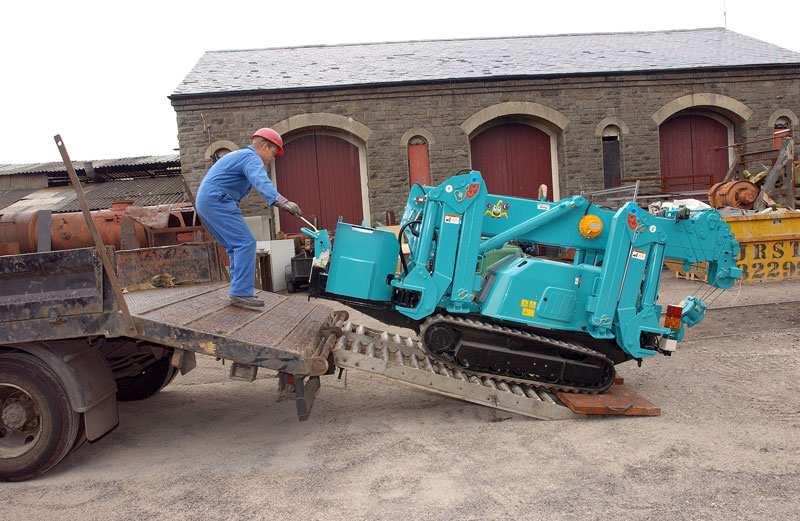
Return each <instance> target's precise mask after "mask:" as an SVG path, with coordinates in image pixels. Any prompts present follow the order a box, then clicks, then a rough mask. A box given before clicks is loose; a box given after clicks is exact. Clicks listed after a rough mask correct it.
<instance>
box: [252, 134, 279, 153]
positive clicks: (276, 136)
mask: <svg viewBox="0 0 800 521" xmlns="http://www.w3.org/2000/svg"><path fill="white" fill-rule="evenodd" d="M256 136H258V137H263V138H264V139H266V140H267V141H269V142H270V143H272V144H273V145H275V146H276V147H278V152H277V153H276V154H275V155H276V156H278V157H280V156H282V155H283V138H281V135H280V134H278V133H277V132H275V131H274V130H272V129H271V128H267V127H264V128H260V129H258V130H256V131H255V132H253V135H252V136H250V139H253V138H254V137H256Z"/></svg>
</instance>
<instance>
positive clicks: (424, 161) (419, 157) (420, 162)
mask: <svg viewBox="0 0 800 521" xmlns="http://www.w3.org/2000/svg"><path fill="white" fill-rule="evenodd" d="M414 183H419V184H421V185H424V186H427V185H430V184H431V171H430V160H429V158H428V144H427V143H415V144H409V145H408V184H409V186H410V185H413V184H414Z"/></svg>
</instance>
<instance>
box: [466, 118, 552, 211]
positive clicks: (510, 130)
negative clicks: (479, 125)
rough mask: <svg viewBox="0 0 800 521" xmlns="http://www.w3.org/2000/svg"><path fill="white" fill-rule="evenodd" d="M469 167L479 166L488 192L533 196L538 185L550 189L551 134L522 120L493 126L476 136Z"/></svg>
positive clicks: (472, 143) (472, 145)
mask: <svg viewBox="0 0 800 521" xmlns="http://www.w3.org/2000/svg"><path fill="white" fill-rule="evenodd" d="M470 147H471V149H472V168H473V169H475V170H479V171H480V172H481V174H482V175H483V178H484V179H485V180H486V185H487V188H488V190H489V192H490V193H492V194H497V195H513V196H517V197H527V198H531V199H535V198H536V197H537V196H538V193H539V185H541V184H545V185H547V189H548V192H547V193H548V194H552V193H553V171H552V165H551V162H550V136H548V135H547V134H545V133H544V132H542V131H541V130H539V129H538V128H535V127H531V126H530V125H525V124H522V123H508V124H504V125H498V126H496V127H492V128H490V129H488V130H486V131H484V132H481V133H480V134H478V135H477V136H475V137H474V138H473V139H472V141H471V143H470Z"/></svg>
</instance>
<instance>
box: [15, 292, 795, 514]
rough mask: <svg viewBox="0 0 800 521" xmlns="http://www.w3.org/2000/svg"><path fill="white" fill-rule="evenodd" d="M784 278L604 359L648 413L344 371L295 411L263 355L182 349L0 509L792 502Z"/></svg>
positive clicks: (631, 506)
mask: <svg viewBox="0 0 800 521" xmlns="http://www.w3.org/2000/svg"><path fill="white" fill-rule="evenodd" d="M696 287H697V284H695V283H688V282H685V281H674V280H670V281H667V284H666V286H665V289H664V291H663V292H662V297H664V298H665V300H672V301H674V299H675V298H677V297H676V296H677V295H679V294H686V293H687V291H688V292H692V291H694V290H695V288H696ZM798 295H800V284H798V283H784V284H774V285H762V286H745V287H744V288H743V289H742V291H741V292H737V291H731V292H728V293H726V294H725V295H723V297H721V298H720V299H718V300H717V301H716V302H715V305H716V307H717V308H718V309H715V310H712V311H711V312H710V313H709V316H708V318H707V319H706V321H705V322H703V323H702V324H701V325H699V326H698V327H696V328H694V329H693V330H691V331H690V334H689V335H688V339H687V341H686V342H684V343H682V344H681V345H680V347H679V349H678V352H677V353H676V354H675V355H674V356H673V357H671V358H666V357H657V358H655V359H652V360H648V361H646V362H645V364H644V365H643V367H641V368H637V367H636V365H635V364H625V365H623V366H621V367H620V368H619V369H620V374H621V375H622V376H624V377H625V378H626V383H627V384H628V385H630V386H631V387H633V388H634V389H636V390H637V391H638V392H640V393H641V394H643V395H644V396H647V397H648V398H649V399H650V400H652V401H653V402H654V403H656V404H658V405H660V406H661V408H662V411H663V412H662V416H661V417H658V418H586V419H581V420H574V421H572V420H571V421H557V422H544V421H537V420H531V419H527V418H522V417H517V416H513V417H509V416H508V415H505V414H503V415H497V414H493V413H492V411H490V410H488V409H486V408H484V407H481V406H478V405H472V404H468V403H463V402H460V401H457V400H453V399H449V398H444V397H439V396H436V395H432V394H428V393H426V392H423V391H419V390H415V389H412V388H408V387H405V386H402V385H400V384H396V383H391V382H389V381H386V380H383V379H381V378H379V377H373V376H370V375H366V374H360V373H357V372H354V371H351V372H350V373H349V375H348V378H347V384H346V386H345V383H344V381H337V380H335V379H334V378H333V377H327V380H326V381H325V382H324V383H323V389H322V391H321V392H320V395H319V397H318V399H317V402H316V404H315V406H314V412H313V414H312V416H311V418H310V419H309V420H308V421H307V422H305V423H298V422H297V420H296V419H295V416H294V409H293V404H292V403H286V402H283V403H276V402H275V398H276V396H277V391H276V387H277V385H276V381H275V379H274V378H273V377H272V375H271V374H263V375H261V377H260V378H259V379H258V380H257V381H256V382H254V383H252V384H246V383H242V382H234V381H229V380H228V379H227V377H226V369H227V368H222V367H220V365H219V364H218V363H216V362H214V361H213V360H211V359H209V358H206V357H199V358H198V362H199V366H198V368H197V369H196V370H195V371H194V372H192V373H190V374H189V375H187V376H184V377H179V378H178V379H176V381H175V382H174V383H173V384H172V385H170V386H169V387H168V388H166V389H165V390H164V391H163V392H161V393H160V394H159V395H157V396H155V397H154V398H151V399H150V400H148V401H144V402H137V403H126V404H122V405H121V410H120V414H121V425H120V427H119V428H118V429H117V430H115V431H114V432H112V433H111V434H109V435H108V436H106V437H105V438H104V439H102V440H100V441H99V442H97V443H94V444H90V445H87V446H85V447H83V448H82V449H81V450H80V451H78V452H77V453H75V454H73V455H72V456H70V458H68V459H67V460H66V461H65V462H63V463H62V464H61V465H60V466H59V467H57V469H55V470H54V471H53V472H51V473H49V474H48V475H46V476H45V477H43V478H41V479H39V480H36V481H33V482H27V483H16V484H0V519H2V520H9V521H11V520H13V521H23V520H42V519H47V520H61V519H63V520H69V521H76V520H94V519H97V520H103V521H106V520H115V519H120V520H135V521H145V520H148V519H170V520H184V519H186V520H190V519H191V520H194V519H204V520H210V519H236V520H239V519H281V518H284V517H287V516H289V515H291V516H295V517H298V518H302V519H309V520H313V519H324V520H326V521H333V520H338V519H347V520H358V519H402V520H405V521H408V520H412V519H413V520H415V521H416V520H426V519H442V520H450V519H476V520H477V519H499V518H503V519H507V518H521V519H547V520H553V519H574V520H580V521H585V520H592V519H598V520H600V519H602V520H611V519H642V520H645V519H646V520H670V521H672V520H680V519H719V520H732V519H737V520H739V519H769V520H771V521H776V520H783V519H797V518H798V511H800V364H799V363H798V362H800V303H798V302H796V301H798V300H800V297H798ZM793 301H794V302H793ZM731 306H732V307H731ZM498 419H505V421H497V420H498Z"/></svg>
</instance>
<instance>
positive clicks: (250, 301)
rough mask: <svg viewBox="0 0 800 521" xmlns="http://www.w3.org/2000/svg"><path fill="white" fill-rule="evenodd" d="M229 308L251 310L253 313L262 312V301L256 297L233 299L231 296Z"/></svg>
mask: <svg viewBox="0 0 800 521" xmlns="http://www.w3.org/2000/svg"><path fill="white" fill-rule="evenodd" d="M230 299H231V306H236V307H239V308H245V309H252V310H254V311H263V309H264V301H263V300H261V299H260V298H257V297H234V296H233V295H231V297H230Z"/></svg>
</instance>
